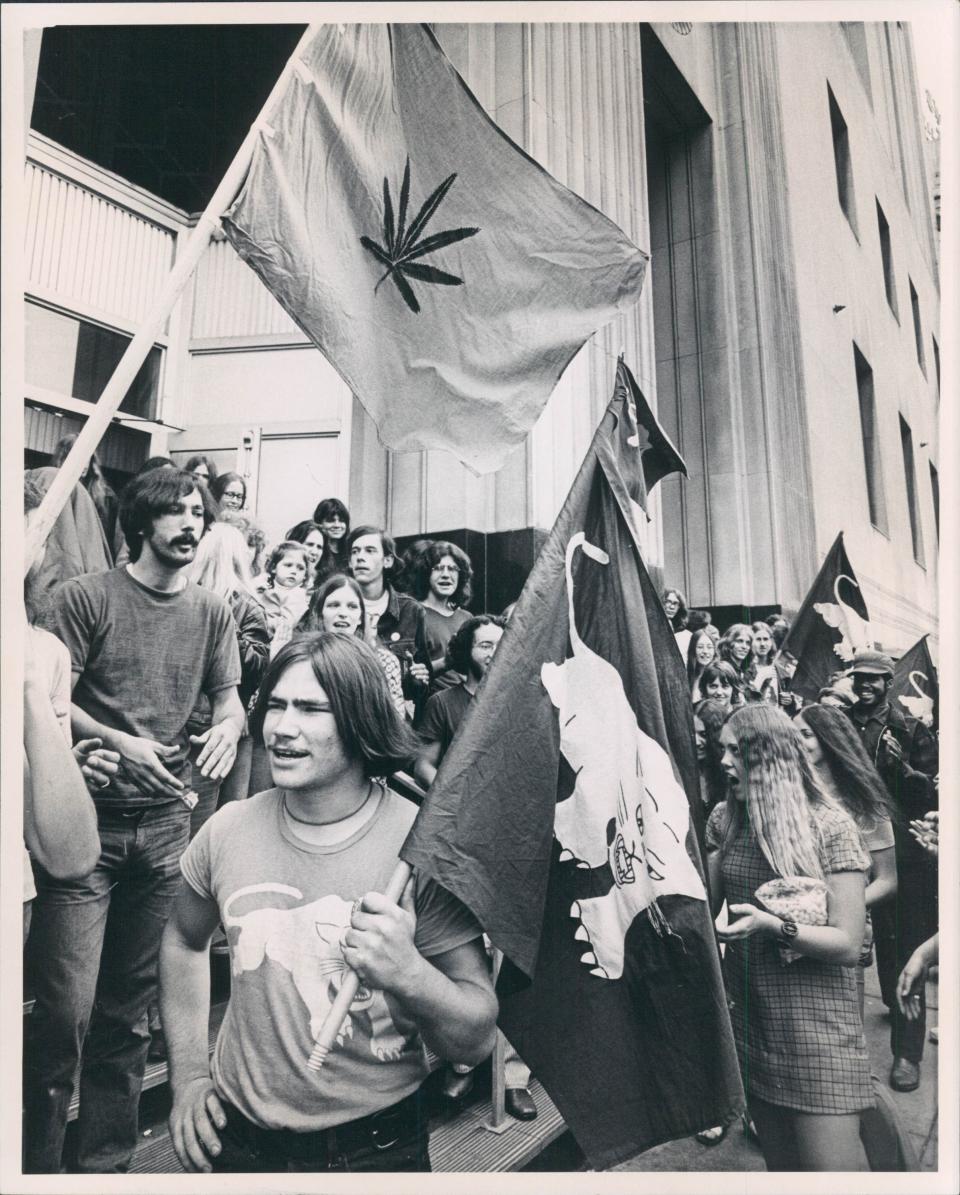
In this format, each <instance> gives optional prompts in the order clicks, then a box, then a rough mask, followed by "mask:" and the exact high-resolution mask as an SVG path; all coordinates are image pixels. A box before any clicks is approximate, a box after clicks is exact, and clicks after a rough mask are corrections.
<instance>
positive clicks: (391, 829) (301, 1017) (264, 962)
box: [180, 789, 481, 1132]
mask: <svg viewBox="0 0 960 1195" xmlns="http://www.w3.org/2000/svg"><path fill="white" fill-rule="evenodd" d="M378 794H379V795H378V797H377V798H376V799H377V800H378V808H377V811H376V813H375V814H374V815H373V816H372V817H370V818H369V819H368V820H366V821H365V822H364V823H363V824H362V825H361V827H360V828H359V829H358V830H357V832H356V833H355V834H353V835H351V837H349V838H347V839H346V840H344V841H342V842H338V843H335V844H332V845H328V846H322V845H314V844H311V843H309V842H305V841H303V839H301V838H300V837H299V836H297V835H296V834H294V833H293V831H292V829H291V827H290V825H289V824H288V822H287V819H286V818H285V816H284V813H283V805H282V797H281V794H280V792H279V790H277V789H270V790H268V791H267V792H264V793H260V794H259V796H256V797H252V798H251V799H250V800H249V801H236V802H231V803H230V804H228V805H225V806H224V807H223V808H222V809H220V810H219V811H218V812H217V813H216V814H214V816H213V817H212V818H211V819H210V820H209V821H208V822H207V823H206V824H205V825H204V826H203V828H202V829H201V830H200V832H199V834H198V835H197V836H196V838H195V839H194V840H193V842H192V843H191V844H190V846H189V847H188V849H187V851H186V853H185V854H184V856H183V859H182V860H181V864H180V866H181V868H182V870H183V874H184V876H185V877H186V880H187V882H188V883H189V884H190V886H191V887H192V888H193V889H194V890H195V891H196V892H197V893H198V894H199V895H200V896H202V897H205V898H207V899H209V900H213V901H215V902H216V903H217V906H218V907H219V910H220V916H221V919H222V921H223V925H224V928H225V930H226V932H227V938H228V941H229V945H230V960H231V969H232V975H231V989H230V1003H229V1005H228V1008H227V1014H226V1016H225V1018H224V1021H223V1025H222V1026H221V1029H220V1033H219V1036H218V1038H217V1044H216V1049H215V1051H214V1056H213V1065H212V1075H213V1081H214V1083H215V1085H216V1088H217V1091H218V1092H219V1093H220V1094H221V1095H222V1096H223V1098H224V1099H225V1100H228V1101H229V1102H230V1103H231V1104H233V1105H234V1106H235V1107H236V1108H238V1109H239V1110H240V1111H241V1112H242V1113H243V1114H244V1116H246V1117H248V1118H249V1119H250V1120H252V1121H254V1122H255V1123H256V1124H259V1125H261V1126H262V1127H263V1128H267V1129H279V1128H286V1129H293V1130H295V1131H299V1132H307V1131H313V1130H316V1129H322V1128H328V1127H330V1126H331V1125H337V1124H344V1123H345V1122H347V1121H350V1120H355V1119H357V1118H358V1117H361V1116H368V1115H369V1114H370V1113H371V1112H376V1111H377V1110H379V1109H380V1108H386V1107H389V1106H390V1105H391V1104H394V1103H396V1102H397V1101H398V1100H401V1099H403V1098H404V1097H405V1096H407V1095H409V1094H410V1093H411V1092H413V1091H415V1090H416V1089H417V1088H418V1087H419V1086H420V1084H421V1083H422V1082H423V1080H424V1079H425V1078H426V1076H427V1061H426V1052H425V1049H424V1045H423V1042H422V1041H421V1039H420V1036H419V1034H418V1032H417V1029H416V1026H415V1025H414V1024H413V1022H412V1021H411V1020H410V1019H409V1018H408V1017H406V1016H405V1015H404V1014H403V1012H402V1010H401V1009H400V1007H399V1005H398V1004H397V1002H396V1001H395V1000H394V999H393V998H392V997H391V996H389V995H386V994H384V993H383V992H380V991H376V990H370V989H367V988H365V987H363V986H361V988H360V989H359V991H358V993H357V997H356V999H355V1000H354V1002H353V1004H352V1005H351V1006H350V1012H349V1015H348V1018H347V1020H346V1021H345V1022H344V1025H343V1028H342V1030H341V1035H340V1038H339V1039H338V1041H337V1043H336V1044H335V1045H334V1047H333V1049H332V1050H331V1051H330V1054H329V1055H328V1056H327V1058H326V1059H325V1061H324V1064H323V1067H322V1069H320V1070H316V1069H314V1068H313V1067H312V1066H311V1065H310V1061H311V1054H312V1053H313V1048H314V1043H315V1039H316V1037H317V1035H318V1034H319V1032H320V1028H321V1026H322V1024H323V1022H324V1019H325V1017H326V1014H327V1011H328V1009H329V1008H330V1006H331V1004H332V1003H333V1001H334V999H335V998H336V995H337V992H338V991H339V990H340V983H341V981H342V978H343V974H344V970H345V964H344V961H343V955H342V953H341V950H340V937H341V935H342V933H343V931H344V930H345V929H346V928H347V926H348V925H349V923H350V913H351V910H352V907H353V904H354V902H355V901H356V900H357V899H359V898H360V897H362V896H363V895H364V894H365V893H367V892H370V891H376V892H383V891H384V890H385V888H386V886H387V883H388V881H389V879H390V877H391V875H392V874H393V871H394V868H395V867H396V864H397V858H398V852H399V850H400V847H401V845H402V844H403V841H404V839H405V838H406V836H407V832H408V831H409V829H410V826H411V825H412V823H413V820H414V818H415V817H416V813H417V810H416V808H415V807H414V806H413V805H411V804H410V803H409V802H408V801H405V800H404V799H403V798H402V797H398V796H397V795H396V794H395V793H392V792H391V791H390V790H389V789H383V790H382V791H381V790H378ZM414 903H415V907H416V911H417V929H416V936H415V942H416V946H417V949H418V950H419V951H420V953H421V954H422V955H423V956H424V957H425V958H428V959H429V958H431V957H434V956H436V955H440V954H444V953H445V952H446V951H448V950H452V949H454V948H455V947H457V946H462V945H463V944H464V943H466V942H470V941H472V940H473V939H475V938H478V937H479V936H480V933H481V931H480V927H479V926H478V924H477V922H476V921H475V920H474V918H473V916H472V915H471V914H470V913H469V912H468V910H467V909H466V908H465V907H464V906H463V905H462V904H461V903H460V902H459V901H458V900H456V899H455V898H454V897H453V896H451V895H450V894H449V893H448V892H446V891H445V890H444V889H443V888H440V887H439V886H437V885H436V884H434V883H433V881H431V880H426V879H422V878H420V877H417V878H416V880H415V896H414Z"/></svg>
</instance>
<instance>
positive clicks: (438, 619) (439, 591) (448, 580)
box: [410, 540, 473, 691]
mask: <svg viewBox="0 0 960 1195" xmlns="http://www.w3.org/2000/svg"><path fill="white" fill-rule="evenodd" d="M472 580H473V568H472V566H471V564H470V557H469V556H467V554H466V552H464V551H462V550H461V549H460V548H458V547H457V545H456V544H451V543H448V542H447V541H446V540H436V541H435V542H434V543H432V544H429V545H428V546H427V547H426V548H424V550H423V551H422V552H421V553H420V555H419V556H418V557H417V559H416V561H415V562H414V565H413V568H412V570H411V577H410V592H411V593H412V594H413V596H414V597H415V598H416V599H417V601H418V602H419V603H420V605H421V606H423V616H424V622H425V623H426V629H427V649H428V651H429V652H430V660H431V662H432V665H433V677H434V680H433V685H432V690H433V691H435V690H437V689H446V688H449V686H450V685H451V684H456V683H457V682H458V681H459V680H460V679H461V678H460V676H459V675H458V674H457V673H455V672H451V671H449V670H447V671H446V672H445V671H444V669H445V664H444V660H445V658H446V654H447V644H448V643H449V642H450V640H451V639H452V638H453V636H454V634H455V633H456V631H457V629H458V628H459V627H461V626H462V625H463V624H464V623H465V622H466V621H467V619H468V618H470V617H471V615H470V611H469V610H467V609H466V608H465V607H466V604H467V602H468V601H469V600H470V597H471V594H472V592H473V589H472V586H471V582H472Z"/></svg>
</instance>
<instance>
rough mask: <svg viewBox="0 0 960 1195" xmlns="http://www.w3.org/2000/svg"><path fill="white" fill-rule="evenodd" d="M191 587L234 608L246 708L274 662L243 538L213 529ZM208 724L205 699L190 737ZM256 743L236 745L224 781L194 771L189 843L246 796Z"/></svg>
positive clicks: (224, 526)
mask: <svg viewBox="0 0 960 1195" xmlns="http://www.w3.org/2000/svg"><path fill="white" fill-rule="evenodd" d="M188 575H189V577H190V580H191V581H195V582H196V583H197V585H201V586H202V587H203V588H204V589H209V590H212V592H213V593H215V594H217V595H218V596H219V597H222V598H223V600H224V601H225V602H226V603H227V605H228V606H229V607H230V611H231V613H232V614H233V619H234V622H235V623H236V628H237V647H238V648H239V650H240V685H239V687H238V691H239V694H240V700H241V701H242V702H243V704H244V706H247V705H248V703H249V702H250V699H251V698H252V697H253V695H254V693H256V691H257V688H258V686H259V684H260V680H261V678H262V677H263V674H264V672H265V671H266V668H267V664H268V663H269V661H270V635H269V632H268V631H267V621H266V618H265V617H264V613H263V609H262V608H261V606H260V604H259V602H258V601H257V600H256V591H255V589H254V586H253V579H252V577H251V575H250V552H249V549H248V548H247V543H246V540H245V539H244V537H243V533H242V532H241V531H240V530H239V528H237V527H232V526H230V524H229V523H220V522H217V523H213V524H212V525H211V526H210V529H209V530H208V531H207V533H206V534H205V535H204V536H203V538H202V539H201V540H200V543H199V544H198V545H197V554H196V556H194V558H193V563H192V564H190V565H189V567H188ZM209 724H210V706H209V702H208V701H207V699H206V698H205V697H203V698H201V700H200V702H199V704H198V705H197V707H196V709H194V711H193V713H192V714H191V715H190V721H189V723H188V727H189V730H190V733H191V734H192V735H196V734H201V733H202V732H203V731H204V730H206V728H207V727H208V726H209ZM251 753H252V740H251V738H250V735H249V733H247V732H246V730H245V732H244V735H243V737H242V738H241V740H240V742H239V744H238V745H237V758H236V761H235V762H234V765H233V768H232V769H231V771H230V774H229V775H228V776H227V777H226V778H225V779H224V780H223V781H210V780H206V779H204V778H203V777H201V776H200V774H199V772H198V771H197V769H194V774H193V775H194V788H195V789H196V790H197V796H198V798H199V799H198V801H197V804H196V805H195V806H194V808H193V811H192V813H191V815H190V832H191V837H192V836H193V835H194V834H196V832H197V831H198V830H199V829H200V827H201V826H202V825H203V823H204V822H205V821H206V820H207V818H208V817H210V816H211V815H212V814H213V813H214V811H215V810H216V808H217V804H218V798H219V799H220V804H223V803H225V801H227V800H236V799H237V798H240V799H242V798H244V797H246V796H247V784H248V781H249V777H250V761H251Z"/></svg>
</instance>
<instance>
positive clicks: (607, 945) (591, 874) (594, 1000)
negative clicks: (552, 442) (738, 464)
mask: <svg viewBox="0 0 960 1195" xmlns="http://www.w3.org/2000/svg"><path fill="white" fill-rule="evenodd" d="M625 369H626V366H624V365H623V363H622V362H621V366H620V369H619V370H618V379H617V386H616V389H615V391H614V396H613V398H612V400H611V402H610V404H609V406H608V407H607V411H606V414H605V415H604V418H603V420H602V422H601V424H600V427H599V428H598V430H597V433H596V435H595V437H594V440H593V443H592V444H591V446H590V449H589V451H588V452H587V456H586V459H585V460H584V463H583V465H582V467H581V469H580V472H579V473H578V475H577V478H576V480H575V481H574V483H573V487H572V488H571V490H570V493H569V495H568V497H567V500H566V502H565V503H564V505H563V509H562V510H561V512H560V514H559V515H558V516H557V521H556V523H555V524H554V527H553V530H552V531H551V532H550V535H549V537H548V539H547V541H546V543H545V544H544V546H543V549H542V550H541V552H540V555H539V557H538V559H537V563H536V565H535V566H534V569H533V572H532V573H531V574H530V577H529V578H528V580H527V583H526V585H525V586H524V589H523V593H522V594H521V595H520V600H519V601H518V603H517V607H516V609H515V611H514V613H513V615H512V616H511V619H510V623H509V625H508V627H507V629H506V632H505V634H504V637H503V640H502V641H501V644H500V646H499V648H498V649H497V654H496V655H495V656H494V659H493V663H492V665H491V667H490V670H489V672H488V673H487V676H486V678H485V679H484V681H483V682H482V684H481V686H480V688H479V690H478V692H477V696H476V698H475V700H474V701H473V702H472V703H471V706H470V709H469V710H468V711H467V714H466V717H465V718H464V721H463V722H462V723H461V725H460V728H459V730H458V732H457V736H456V738H455V739H454V740H453V743H452V745H451V747H450V749H449V751H448V752H447V754H446V755H445V756H444V758H443V762H442V763H441V765H440V770H439V772H438V774H437V777H436V779H435V781H434V783H433V785H432V787H431V789H430V792H429V793H428V794H427V798H426V800H425V801H424V804H423V808H422V809H421V811H420V814H419V816H418V817H417V820H416V822H415V823H414V826H413V828H412V830H411V832H410V835H409V837H408V838H407V841H406V842H405V843H404V845H403V847H402V849H401V852H400V853H401V857H402V858H403V859H405V860H406V861H407V862H408V863H410V864H412V865H413V866H415V867H416V868H418V869H419V870H421V871H422V872H424V873H425V874H427V875H429V876H431V877H432V878H433V879H435V880H436V881H437V882H438V883H440V884H441V885H442V886H443V887H445V888H447V889H448V890H449V891H450V892H453V893H454V894H455V895H456V896H457V897H459V899H460V900H462V901H463V902H464V903H465V904H466V905H467V906H468V907H469V908H470V909H471V910H472V911H473V913H474V914H475V916H476V917H477V920H478V921H479V922H480V924H481V925H482V926H483V927H484V930H485V931H486V932H487V933H488V934H489V936H490V938H491V940H492V941H493V943H494V945H495V946H497V947H499V948H500V949H501V950H503V952H504V955H505V961H504V965H503V970H502V972H501V980H502V982H501V985H500V987H499V995H500V1010H501V1017H500V1023H501V1025H502V1027H503V1029H504V1031H505V1032H506V1035H507V1037H508V1039H509V1040H510V1041H511V1042H512V1044H513V1045H514V1046H516V1048H517V1050H518V1052H519V1053H520V1056H521V1057H522V1058H523V1059H524V1061H525V1062H527V1063H528V1065H530V1066H531V1067H532V1069H533V1072H534V1074H535V1075H536V1076H537V1078H538V1079H539V1080H540V1082H541V1083H542V1084H543V1085H544V1087H545V1088H546V1090H547V1092H548V1093H549V1094H550V1096H551V1098H552V1099H553V1100H554V1102H555V1103H556V1105H557V1107H558V1109H559V1110H560V1113H561V1115H562V1116H563V1118H564V1120H565V1121H566V1122H567V1124H568V1125H569V1127H570V1129H571V1131H572V1132H573V1134H574V1136H575V1137H576V1139H577V1141H578V1142H579V1144H580V1146H581V1148H582V1149H583V1150H584V1151H585V1153H586V1154H587V1156H588V1158H589V1160H590V1164H591V1165H592V1166H593V1167H594V1168H595V1169H602V1168H605V1167H608V1166H612V1165H615V1164H616V1163H617V1162H619V1161H622V1160H623V1159H624V1158H627V1157H631V1156H633V1155H634V1154H636V1153H638V1152H639V1151H640V1150H642V1149H647V1148H649V1147H650V1146H653V1145H656V1144H658V1143H660V1142H662V1141H666V1140H669V1139H671V1138H675V1137H684V1136H689V1135H691V1134H692V1133H695V1132H696V1131H697V1130H698V1129H701V1128H705V1127H710V1126H713V1125H718V1124H721V1123H726V1122H727V1121H728V1120H729V1119H731V1118H732V1117H733V1116H734V1115H735V1114H736V1113H737V1112H738V1111H739V1110H740V1109H741V1108H742V1106H743V1091H742V1088H741V1084H740V1076H739V1071H738V1067H737V1060H736V1054H735V1050H734V1044H733V1037H732V1033H731V1029H730V1021H729V1016H728V1011H727V1004H726V997H725V994H724V989H723V980H722V979H721V976H720V968H719V957H718V954H717V946H716V939H715V936H714V929H713V920H712V918H711V915H710V908H709V905H708V903H707V893H706V885H705V881H704V876H703V871H702V866H701V862H700V856H699V851H698V848H697V841H696V834H695V824H696V817H697V814H696V812H695V811H696V809H697V807H698V806H700V797H699V790H698V781H697V764H696V756H695V752H694V743H693V715H692V711H691V708H690V690H689V686H688V683H687V677H686V670H685V668H684V665H683V662H682V660H681V659H680V655H679V653H678V652H677V651H676V650H675V647H674V639H673V631H672V629H671V627H670V624H669V622H668V621H667V617H666V615H665V614H664V613H663V608H662V606H661V604H660V600H659V597H658V595H657V593H656V590H655V588H654V586H653V584H652V582H651V580H650V578H649V576H648V575H647V572H646V569H645V568H644V565H643V561H642V559H641V557H640V551H639V539H638V536H637V533H636V529H635V512H634V508H633V505H632V503H633V499H632V498H631V496H630V492H629V481H628V479H629V478H630V477H633V476H636V475H637V474H638V473H639V471H640V469H641V467H642V463H641V454H640V452H639V451H638V448H639V445H638V444H637V443H636V442H633V443H631V440H634V441H635V439H636V436H635V433H636V415H635V413H634V412H632V411H631V410H630V404H629V397H630V391H629V387H628V386H626V385H625V382H626V381H627V379H626V377H625V375H624V374H623V372H622V371H623V370H625ZM625 432H626V433H627V434H624V433H625ZM675 459H676V463H677V466H678V467H681V468H682V465H683V462H682V461H681V460H680V458H679V457H676V458H675ZM521 972H522V974H521ZM527 979H528V980H530V981H531V982H529V983H527V982H525V980H527Z"/></svg>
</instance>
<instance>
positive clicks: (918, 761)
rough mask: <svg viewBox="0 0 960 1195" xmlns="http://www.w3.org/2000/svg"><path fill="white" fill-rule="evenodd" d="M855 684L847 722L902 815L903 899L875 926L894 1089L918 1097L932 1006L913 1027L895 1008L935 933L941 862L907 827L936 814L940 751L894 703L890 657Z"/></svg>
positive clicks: (856, 675) (864, 660) (861, 655)
mask: <svg viewBox="0 0 960 1195" xmlns="http://www.w3.org/2000/svg"><path fill="white" fill-rule="evenodd" d="M850 678H851V680H852V682H853V692H854V697H855V699H856V701H855V704H854V706H853V708H852V709H851V710H849V711H848V715H849V717H850V719H851V721H852V722H853V725H854V726H855V727H856V729H857V731H858V733H859V734H860V739H861V741H862V742H863V745H864V747H865V748H866V751H867V754H868V755H869V756H870V758H871V760H872V761H873V763H874V765H875V766H876V769H877V771H878V772H879V773H880V775H881V776H882V777H883V780H884V783H885V784H886V786H887V790H888V791H889V793H890V797H891V799H892V800H893V803H894V805H895V807H896V809H897V812H898V813H899V815H900V816H899V819H898V821H897V822H895V823H894V837H895V848H896V857H897V894H896V896H895V897H893V899H891V900H889V901H886V902H885V903H883V904H880V905H877V906H876V907H875V909H874V910H873V926H874V935H875V941H876V945H877V973H878V975H879V978H880V991H881V994H882V996H883V1002H884V1004H885V1005H886V1006H887V1008H888V1009H889V1010H890V1048H891V1051H892V1053H893V1068H892V1070H891V1071H890V1086H891V1087H893V1088H894V1089H895V1090H897V1091H914V1090H915V1089H916V1088H917V1086H918V1085H919V1082H920V1062H921V1059H922V1058H923V1043H924V1037H925V1034H926V1007H925V1004H924V997H923V993H921V994H920V1015H919V1017H917V1018H916V1019H914V1020H907V1018H906V1017H905V1016H904V1015H903V1014H902V1013H901V1011H900V1009H899V1006H898V1004H897V999H896V985H897V976H898V975H899V974H900V972H901V971H902V970H903V967H904V966H905V965H906V962H907V960H908V959H909V958H910V955H911V954H912V953H913V951H914V950H915V949H916V947H917V946H919V945H920V943H921V942H923V941H925V940H926V939H927V938H929V937H930V935H931V934H933V933H935V932H936V930H937V869H936V862H935V860H932V859H931V858H930V857H929V856H928V855H927V854H926V853H925V852H924V851H923V849H922V848H921V847H920V846H918V844H917V843H916V842H915V841H914V840H913V838H911V836H910V834H909V832H908V826H909V824H910V822H911V820H912V819H914V818H922V817H923V816H924V814H925V813H927V811H928V810H931V809H935V808H937V789H936V786H935V785H934V782H933V777H934V776H935V775H936V774H937V771H938V748H937V742H936V739H935V738H934V736H933V735H932V734H931V732H930V731H929V730H927V728H926V727H925V726H924V725H923V724H922V723H920V722H917V721H915V720H914V719H912V718H908V717H907V716H906V715H905V714H904V713H902V712H901V711H900V710H898V709H897V708H896V706H894V705H892V704H891V702H890V700H889V690H890V685H891V684H892V682H893V660H891V659H890V657H889V656H887V655H884V654H883V652H879V651H860V652H857V654H856V655H855V656H854V660H853V666H852V667H851V669H850Z"/></svg>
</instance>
